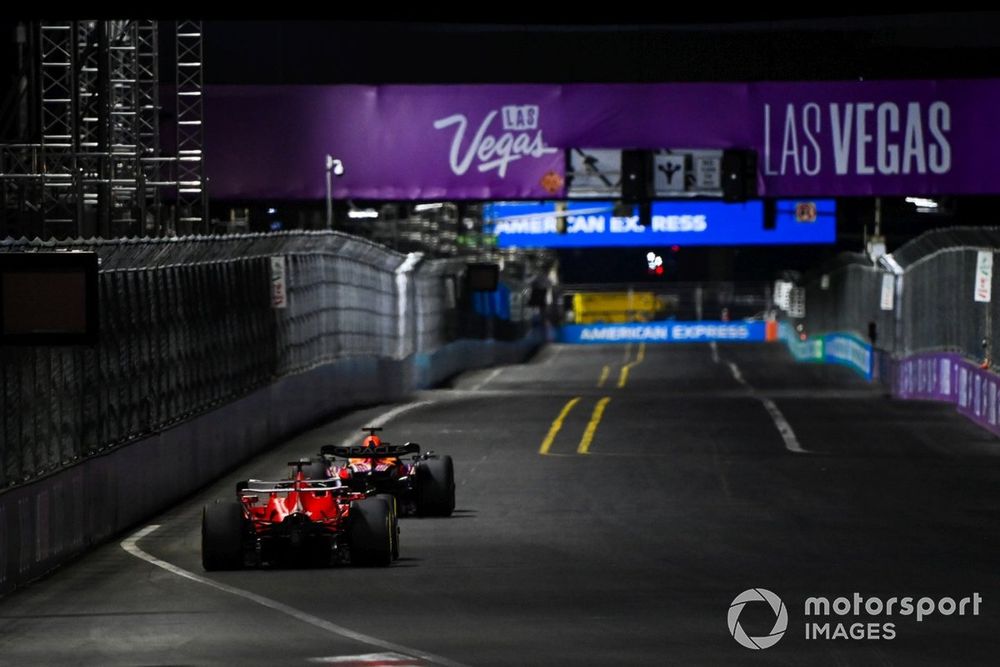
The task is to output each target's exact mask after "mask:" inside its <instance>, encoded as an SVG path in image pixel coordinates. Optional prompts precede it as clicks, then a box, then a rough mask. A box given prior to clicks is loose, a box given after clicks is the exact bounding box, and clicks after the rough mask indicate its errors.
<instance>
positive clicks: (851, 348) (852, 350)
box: [823, 334, 872, 380]
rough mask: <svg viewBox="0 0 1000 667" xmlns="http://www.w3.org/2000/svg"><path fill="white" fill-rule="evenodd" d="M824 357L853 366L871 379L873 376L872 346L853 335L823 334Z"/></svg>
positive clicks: (836, 362) (832, 361) (829, 360)
mask: <svg viewBox="0 0 1000 667" xmlns="http://www.w3.org/2000/svg"><path fill="white" fill-rule="evenodd" d="M823 357H824V358H825V359H826V361H828V362H831V363H835V364H843V365H844V366H848V367H850V368H853V369H854V370H856V371H857V372H859V373H861V374H862V375H864V376H865V378H867V379H869V380H870V379H871V377H872V348H871V346H870V345H868V344H867V343H865V342H863V341H861V340H860V339H858V338H855V337H854V336H852V335H845V334H827V335H825V336H823Z"/></svg>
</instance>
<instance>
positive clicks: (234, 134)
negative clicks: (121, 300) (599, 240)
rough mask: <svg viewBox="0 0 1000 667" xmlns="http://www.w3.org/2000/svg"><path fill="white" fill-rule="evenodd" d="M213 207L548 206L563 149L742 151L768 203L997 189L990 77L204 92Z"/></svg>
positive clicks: (561, 186) (556, 193)
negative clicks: (334, 161) (378, 202)
mask: <svg viewBox="0 0 1000 667" xmlns="http://www.w3.org/2000/svg"><path fill="white" fill-rule="evenodd" d="M205 103H206V108H205V144H206V168H207V170H208V176H209V179H210V180H209V190H210V193H211V195H212V196H213V197H219V198H231V199H235V198H244V199H259V198H275V199H320V198H323V197H324V196H325V194H326V184H325V183H326V181H325V178H326V174H325V169H324V159H325V156H326V155H327V154H330V155H333V156H334V157H336V158H339V159H341V160H342V161H343V163H344V168H345V173H344V175H343V176H341V177H334V181H333V195H334V197H336V198H355V199H424V200H435V199H553V198H559V197H560V196H562V195H563V194H564V190H565V183H564V177H565V173H564V172H565V164H564V150H565V149H567V148H574V147H579V148H673V149H725V148H743V149H754V150H756V151H757V154H758V171H757V178H758V185H759V191H760V192H761V194H762V195H768V196H784V197H789V196H791V197H795V196H837V195H844V196H855V195H873V194H878V195H917V194H983V193H994V194H995V193H1000V160H998V157H1000V131H998V129H997V128H996V124H997V122H998V121H1000V79H983V80H969V81H960V80H955V81H872V82H868V81H865V82H798V83H788V82H785V83H676V84H673V83H668V84H565V85H554V84H553V85H550V84H524V85H521V84H517V85H493V84H489V85H448V86H444V85H427V86H419V85H386V86H357V85H349V86H211V87H209V88H208V90H207V93H206V100H205Z"/></svg>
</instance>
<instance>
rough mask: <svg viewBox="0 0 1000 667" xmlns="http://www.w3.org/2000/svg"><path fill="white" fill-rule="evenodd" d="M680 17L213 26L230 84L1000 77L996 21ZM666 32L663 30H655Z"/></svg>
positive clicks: (212, 50) (216, 67)
mask: <svg viewBox="0 0 1000 667" xmlns="http://www.w3.org/2000/svg"><path fill="white" fill-rule="evenodd" d="M747 16H752V15H750V14H749V13H744V14H743V15H733V14H730V15H725V14H722V15H721V16H716V17H715V18H714V19H712V18H710V17H707V16H702V15H699V14H697V13H694V12H689V13H688V14H686V15H685V14H683V13H681V14H675V15H674V16H673V17H671V19H670V20H671V21H672V22H670V23H668V22H658V23H653V24H646V23H642V22H637V23H622V24H595V23H584V24H575V25H554V24H551V23H548V24H545V23H533V24H516V23H504V24H460V23H442V22H437V23H432V22H419V23H406V22H371V21H369V22H364V21H352V22H336V21H329V20H317V21H210V22H208V23H207V24H206V63H210V64H209V65H208V67H207V75H208V77H209V80H210V81H215V82H226V83H342V82H351V83H381V82H416V83H431V82H451V83H461V82H507V81H510V82H575V81H692V80H702V81H725V80H780V79H786V80H788V79H843V78H850V79H853V78H857V77H865V78H945V77H955V76H963V77H982V76H994V75H996V74H997V73H998V72H1000V12H978V13H945V12H938V13H930V14H920V15H894V16H853V17H846V16H828V17H815V16H801V15H800V16H798V17H795V18H793V17H791V16H790V15H787V14H786V15H784V16H782V15H779V14H775V13H772V14H770V15H767V14H766V13H765V14H763V15H762V14H758V15H757V18H756V20H753V21H740V20H738V19H740V18H746V17H747ZM659 21H664V19H659Z"/></svg>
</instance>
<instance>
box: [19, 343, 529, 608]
mask: <svg viewBox="0 0 1000 667" xmlns="http://www.w3.org/2000/svg"><path fill="white" fill-rule="evenodd" d="M541 342H542V337H541V335H540V334H539V333H537V332H536V333H533V334H532V335H530V336H528V337H527V338H525V339H524V340H521V341H516V342H499V341H492V340H459V341H455V342H453V343H450V344H448V345H445V346H443V347H441V348H440V349H438V350H436V351H434V352H432V353H429V354H420V355H413V356H410V357H407V358H406V359H403V360H399V361H397V360H393V359H374V358H353V359H345V360H340V361H337V362H335V363H331V364H326V365H323V366H319V367H317V368H314V369H312V370H309V371H307V372H304V373H299V374H296V375H290V376H286V377H283V378H281V379H280V380H278V381H277V382H275V383H274V384H272V385H269V386H267V387H265V388H262V389H260V390H258V391H255V392H253V393H252V394H249V395H247V396H245V397H243V398H240V399H238V400H236V401H233V402H231V403H228V404H226V405H224V406H222V407H220V408H218V409H216V410H213V411H211V412H207V413H203V414H201V415H198V416H196V417H193V418H192V419H190V420H188V421H185V422H183V423H181V424H178V425H176V426H173V427H171V428H169V429H166V430H164V431H161V432H160V433H157V434H155V435H152V436H150V437H147V438H143V439H141V440H137V441H134V442H132V443H129V444H127V445H123V446H120V447H117V448H115V449H112V450H110V451H108V452H107V453H106V454H104V455H101V456H96V457H93V458H89V459H85V460H83V461H81V462H80V463H79V464H77V465H75V466H72V467H69V468H65V469H63V470H61V471H59V472H57V473H54V474H52V475H50V476H48V477H45V478H42V479H40V480H37V481H35V482H32V483H30V484H26V485H24V486H19V487H15V488H12V489H10V490H9V491H7V492H5V493H3V494H0V595H3V594H5V593H7V592H10V591H11V590H13V589H14V588H16V587H18V586H22V585H24V584H25V583H27V582H29V581H31V580H32V579H35V578H37V577H39V576H41V575H43V574H45V573H46V572H48V571H50V570H52V569H53V568H55V567H58V566H59V565H61V564H62V563H64V562H66V561H67V560H69V559H70V558H72V557H74V556H76V555H78V554H80V553H82V552H84V551H86V550H87V549H89V548H91V547H92V546H94V545H96V544H100V543H101V542H104V541H105V540H107V539H108V538H110V537H112V536H114V535H116V534H118V533H120V532H121V531H123V530H125V529H127V528H129V527H131V526H134V525H136V524H137V523H138V522H140V521H143V520H144V519H147V518H149V517H151V516H153V515H155V514H156V513H157V512H159V511H162V510H164V509H165V508H167V507H169V506H170V505H172V504H174V503H176V502H177V501H179V500H181V499H182V498H184V497H186V496H187V495H189V494H191V493H192V492H193V491H195V490H197V489H198V488H200V487H202V486H203V485H205V484H206V483H208V482H210V481H211V480H213V479H215V478H217V477H219V476H220V475H222V474H224V473H225V472H227V471H228V470H231V469H232V468H233V467H235V466H236V465H237V464H239V463H240V462H242V461H244V460H246V459H247V458H249V457H250V456H252V455H253V454H255V453H257V452H260V451H262V450H264V449H266V448H267V447H270V446H273V445H275V444H277V443H279V442H281V441H282V440H284V439H286V438H288V437H289V436H290V435H292V434H294V433H296V432H297V431H301V430H302V429H304V428H307V427H309V426H311V425H313V424H317V423H319V422H321V421H322V420H323V419H324V418H328V417H330V416H332V415H333V414H334V413H335V412H336V411H338V410H343V409H346V408H351V407H356V406H362V405H370V404H375V403H385V402H392V401H398V400H400V399H402V398H403V397H405V396H406V395H407V394H408V393H409V392H410V391H412V390H413V389H418V388H426V387H430V386H433V385H434V384H437V383H439V382H441V381H442V380H444V379H446V378H448V377H450V376H452V375H454V374H456V373H459V372H461V371H464V370H468V369H472V368H482V367H486V366H490V365H493V364H496V363H513V362H518V361H523V360H524V359H525V358H527V357H528V356H529V355H530V354H531V353H532V352H533V351H534V350H535V349H536V348H537V347H538V346H539V345H540V344H541Z"/></svg>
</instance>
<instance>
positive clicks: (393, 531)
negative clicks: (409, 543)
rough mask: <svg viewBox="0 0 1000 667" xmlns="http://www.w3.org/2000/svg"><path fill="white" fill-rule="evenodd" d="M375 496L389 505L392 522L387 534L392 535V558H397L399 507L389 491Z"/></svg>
mask: <svg viewBox="0 0 1000 667" xmlns="http://www.w3.org/2000/svg"><path fill="white" fill-rule="evenodd" d="M375 497H376V498H381V499H382V500H384V501H385V504H386V505H388V506H389V521H390V523H391V524H392V525H391V526H390V528H389V534H390V535H391V536H392V559H393V560H396V559H397V558H399V507H398V505H397V504H396V496H394V495H392V494H391V493H379V494H376V495H375Z"/></svg>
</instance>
